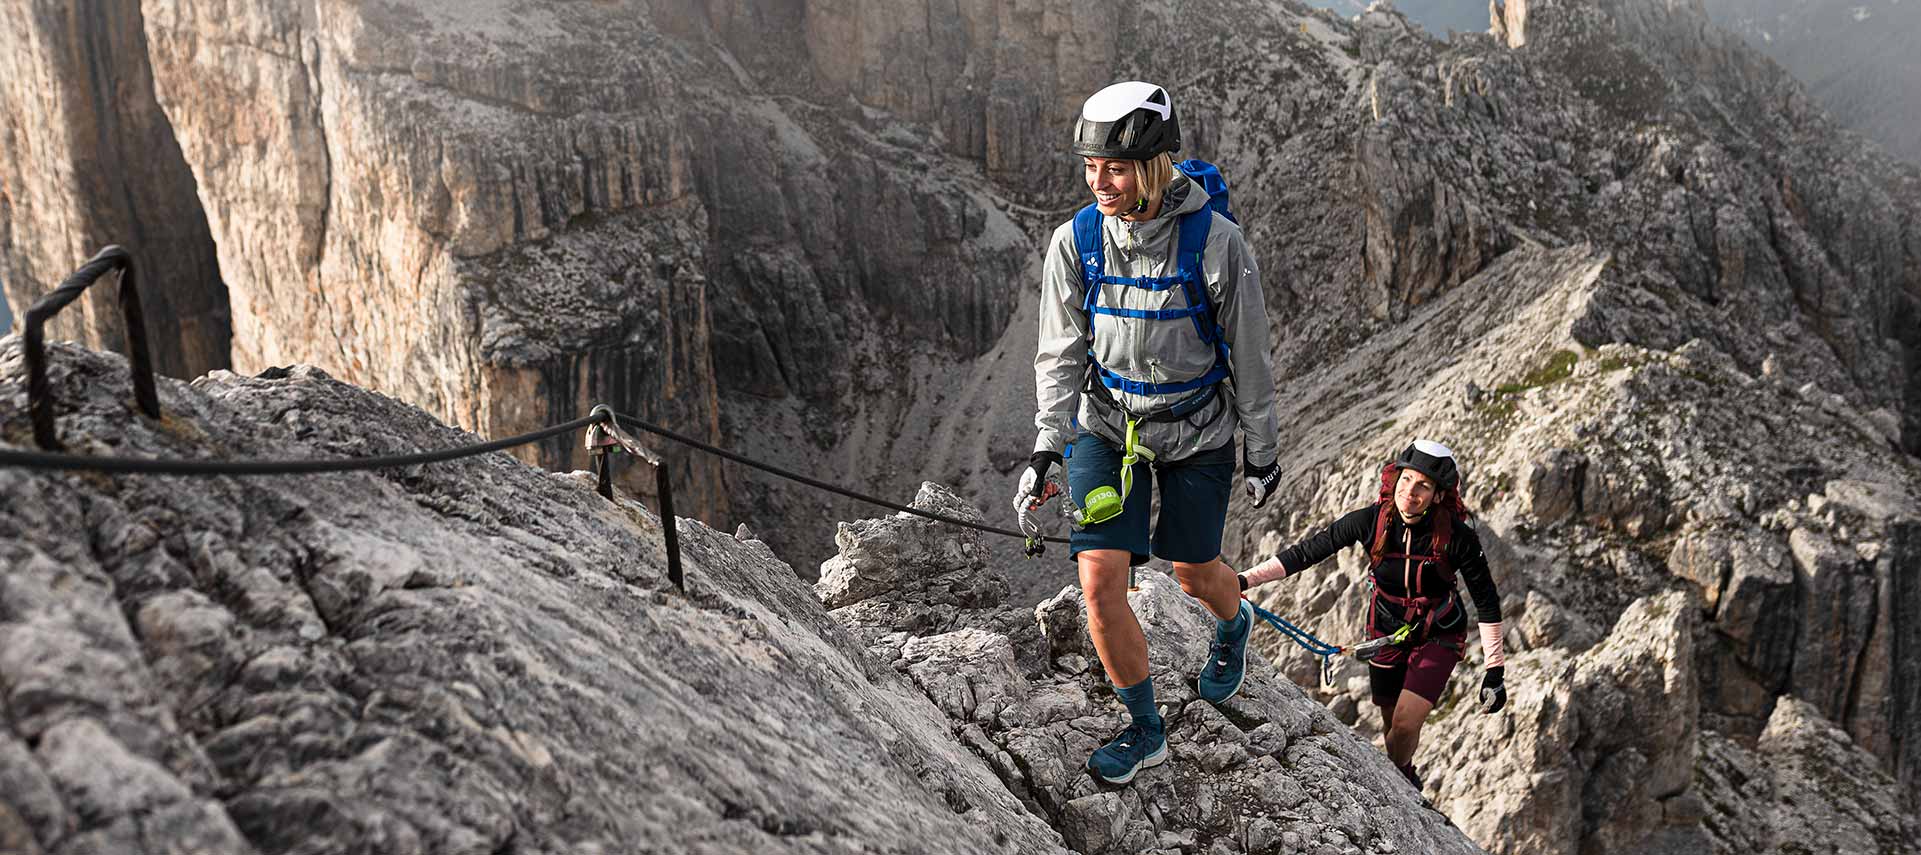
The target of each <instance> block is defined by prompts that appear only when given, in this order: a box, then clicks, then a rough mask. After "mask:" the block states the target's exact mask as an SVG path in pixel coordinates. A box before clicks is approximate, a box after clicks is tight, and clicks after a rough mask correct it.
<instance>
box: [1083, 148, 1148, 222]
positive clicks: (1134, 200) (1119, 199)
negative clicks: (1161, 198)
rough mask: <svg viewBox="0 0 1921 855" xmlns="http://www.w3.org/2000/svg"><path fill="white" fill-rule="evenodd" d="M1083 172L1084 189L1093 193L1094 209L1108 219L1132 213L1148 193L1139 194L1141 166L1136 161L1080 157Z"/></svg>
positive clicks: (1140, 192)
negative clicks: (1085, 181) (1084, 179)
mask: <svg viewBox="0 0 1921 855" xmlns="http://www.w3.org/2000/svg"><path fill="white" fill-rule="evenodd" d="M1081 160H1082V162H1083V164H1082V165H1083V167H1084V169H1085V170H1086V172H1085V175H1086V178H1087V189H1089V190H1092V191H1094V206H1095V207H1097V208H1099V209H1100V211H1101V213H1102V214H1104V215H1106V216H1109V217H1119V216H1124V215H1127V214H1131V213H1133V212H1134V206H1135V205H1137V204H1139V203H1140V201H1141V199H1142V198H1143V197H1145V196H1146V195H1147V194H1146V193H1143V192H1142V191H1141V164H1140V161H1136V160H1120V159H1118V158H1107V157H1084V158H1081Z"/></svg>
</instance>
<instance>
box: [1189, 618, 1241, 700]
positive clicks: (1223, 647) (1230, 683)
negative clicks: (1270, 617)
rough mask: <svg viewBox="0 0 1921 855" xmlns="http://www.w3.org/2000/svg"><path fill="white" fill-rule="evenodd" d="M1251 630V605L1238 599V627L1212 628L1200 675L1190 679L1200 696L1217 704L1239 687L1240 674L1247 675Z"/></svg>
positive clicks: (1230, 695)
mask: <svg viewBox="0 0 1921 855" xmlns="http://www.w3.org/2000/svg"><path fill="white" fill-rule="evenodd" d="M1253 632H1254V608H1253V605H1252V604H1250V603H1248V601H1246V600H1242V601H1241V631H1240V632H1236V633H1231V634H1230V633H1223V632H1221V631H1219V630H1216V631H1215V633H1214V646H1213V647H1210V648H1208V650H1207V664H1205V665H1202V666H1201V675H1200V677H1199V678H1197V679H1196V680H1195V681H1194V688H1195V689H1196V690H1198V691H1199V692H1200V694H1201V697H1202V698H1204V699H1206V700H1208V701H1211V702H1213V703H1217V704H1218V703H1220V702H1221V701H1224V700H1227V699H1228V698H1231V697H1234V693H1235V692H1238V691H1240V690H1241V678H1242V677H1245V676H1247V637H1248V636H1249V635H1252V634H1253Z"/></svg>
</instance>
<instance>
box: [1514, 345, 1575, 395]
mask: <svg viewBox="0 0 1921 855" xmlns="http://www.w3.org/2000/svg"><path fill="white" fill-rule="evenodd" d="M1580 361H1581V357H1580V354H1577V353H1575V352H1574V351H1571V350H1557V351H1555V352H1553V353H1551V354H1549V355H1548V358H1547V361H1546V362H1544V363H1542V364H1540V365H1537V366H1535V367H1534V370H1532V371H1529V372H1528V373H1527V374H1526V375H1523V376H1522V377H1521V379H1520V380H1517V381H1515V382H1513V383H1503V384H1501V385H1499V386H1496V387H1495V388H1494V395H1495V397H1507V396H1509V395H1518V394H1520V393H1522V392H1525V391H1527V390H1529V389H1538V388H1540V387H1542V386H1546V385H1548V384H1550V383H1558V382H1560V381H1562V380H1566V379H1567V378H1568V377H1569V376H1571V375H1573V374H1574V366H1575V365H1576V364H1578V363H1580Z"/></svg>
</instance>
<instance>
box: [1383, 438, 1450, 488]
mask: <svg viewBox="0 0 1921 855" xmlns="http://www.w3.org/2000/svg"><path fill="white" fill-rule="evenodd" d="M1394 464H1395V465H1396V466H1399V467H1401V468H1402V469H1412V470H1414V471H1416V472H1419V473H1421V474H1422V475H1426V476H1427V477H1429V478H1432V479H1434V486H1435V487H1436V488H1439V490H1440V491H1441V492H1443V493H1445V492H1447V491H1449V490H1451V489H1454V485H1455V484H1457V483H1459V482H1460V480H1461V470H1460V469H1459V468H1457V467H1456V466H1455V465H1454V452H1453V451H1450V450H1448V447H1447V446H1445V445H1442V444H1440V443H1438V442H1435V441H1434V440H1431V439H1417V440H1415V441H1414V444H1413V445H1410V446H1408V447H1407V450H1405V451H1402V452H1401V456H1399V457H1396V458H1394Z"/></svg>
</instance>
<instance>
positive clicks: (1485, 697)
mask: <svg viewBox="0 0 1921 855" xmlns="http://www.w3.org/2000/svg"><path fill="white" fill-rule="evenodd" d="M1460 480H1461V479H1460V469H1459V468H1458V467H1457V466H1456V465H1455V461H1454V453H1453V452H1452V451H1450V450H1448V448H1447V446H1444V445H1442V444H1440V443H1438V442H1431V441H1429V440H1425V439H1417V440H1415V441H1414V444H1413V445H1410V446H1408V447H1407V449H1406V450H1404V451H1402V452H1401V454H1400V456H1399V457H1396V458H1395V459H1394V462H1392V463H1389V464H1388V465H1387V466H1386V467H1385V468H1384V469H1383V470H1382V472H1381V496H1380V499H1379V500H1377V501H1376V502H1375V503H1374V504H1371V505H1368V506H1367V507H1364V508H1361V509H1359V510H1356V511H1354V512H1352V513H1349V514H1347V515H1345V516H1342V517H1341V518H1340V519H1337V520H1335V521H1334V522H1333V523H1332V524H1330V525H1329V526H1327V527H1326V528H1324V529H1321V530H1320V531H1317V532H1315V533H1313V534H1312V535H1309V536H1308V538H1307V539H1306V540H1303V541H1301V542H1300V543H1297V544H1294V545H1293V546H1290V547H1288V548H1287V549H1285V550H1282V551H1281V554H1280V555H1278V556H1276V557H1274V558H1269V559H1268V560H1266V561H1263V562H1261V563H1260V564H1258V565H1256V566H1254V567H1253V568H1251V569H1249V570H1248V571H1247V572H1246V573H1244V574H1242V575H1241V582H1240V585H1241V588H1242V589H1243V590H1247V589H1251V588H1254V587H1255V586H1258V585H1261V584H1264V583H1267V582H1271V581H1273V580H1275V579H1281V578H1284V577H1287V576H1292V575H1294V574H1296V573H1299V572H1301V571H1302V570H1305V569H1307V568H1309V567H1312V566H1314V565H1315V564H1319V563H1320V562H1322V561H1324V560H1326V559H1327V558H1328V557H1330V556H1332V555H1333V554H1334V553H1336V552H1339V551H1341V550H1342V549H1343V548H1346V547H1348V546H1351V545H1354V544H1357V543H1358V544H1365V545H1366V546H1367V549H1368V563H1369V567H1370V570H1369V577H1368V591H1369V596H1368V605H1367V635H1368V638H1369V639H1370V640H1372V639H1376V638H1393V639H1394V641H1393V643H1392V644H1390V645H1389V646H1386V647H1382V648H1380V651H1379V652H1378V653H1376V654H1374V656H1373V657H1372V658H1371V659H1370V660H1369V661H1368V665H1370V666H1372V667H1371V668H1369V669H1368V678H1369V680H1368V682H1369V684H1370V688H1371V690H1372V691H1371V694H1372V695H1373V700H1374V705H1375V706H1377V707H1380V708H1381V730H1382V733H1383V739H1384V741H1385V742H1386V743H1387V756H1388V758H1389V759H1391V760H1393V761H1394V765H1395V766H1396V767H1398V768H1399V769H1400V770H1401V774H1402V775H1405V776H1407V780H1408V783H1411V784H1413V785H1414V789H1416V790H1419V789H1421V778H1420V776H1419V775H1418V774H1417V773H1416V771H1415V769H1414V748H1415V746H1417V745H1419V744H1420V741H1421V725H1422V724H1423V723H1424V722H1426V720H1427V714H1428V712H1429V711H1430V710H1432V709H1434V705H1435V703H1437V702H1438V701H1439V700H1440V697H1441V691H1442V690H1443V689H1445V688H1446V687H1447V681H1448V677H1449V676H1450V675H1452V674H1453V673H1454V666H1455V665H1457V664H1459V663H1460V661H1461V648H1462V645H1463V643H1464V642H1465V640H1466V637H1467V610H1466V608H1465V607H1464V606H1463V605H1462V603H1461V593H1460V591H1459V589H1458V588H1457V587H1456V585H1455V578H1456V577H1457V576H1458V577H1459V578H1460V580H1461V581H1462V582H1464V583H1466V585H1467V592H1468V596H1469V597H1471V598H1473V600H1474V612H1475V617H1476V619H1477V620H1479V621H1480V629H1481V650H1482V651H1483V652H1484V653H1486V654H1487V664H1486V670H1485V674H1484V676H1482V678H1481V709H1482V711H1483V712H1490V713H1491V712H1497V711H1499V710H1500V709H1501V707H1503V706H1505V705H1506V704H1507V688H1506V685H1505V683H1504V681H1503V677H1502V673H1503V672H1504V671H1505V663H1506V656H1505V654H1504V653H1503V651H1502V649H1501V596H1500V593H1499V592H1498V591H1496V590H1495V588H1494V578H1493V576H1492V574H1490V573H1489V572H1488V566H1487V556H1486V555H1485V554H1483V553H1482V551H1481V539H1480V536H1479V535H1476V534H1475V532H1474V527H1473V526H1471V525H1469V524H1468V521H1469V520H1470V519H1472V515H1471V514H1470V513H1469V512H1468V510H1467V506H1466V505H1464V504H1462V502H1461V491H1460Z"/></svg>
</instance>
